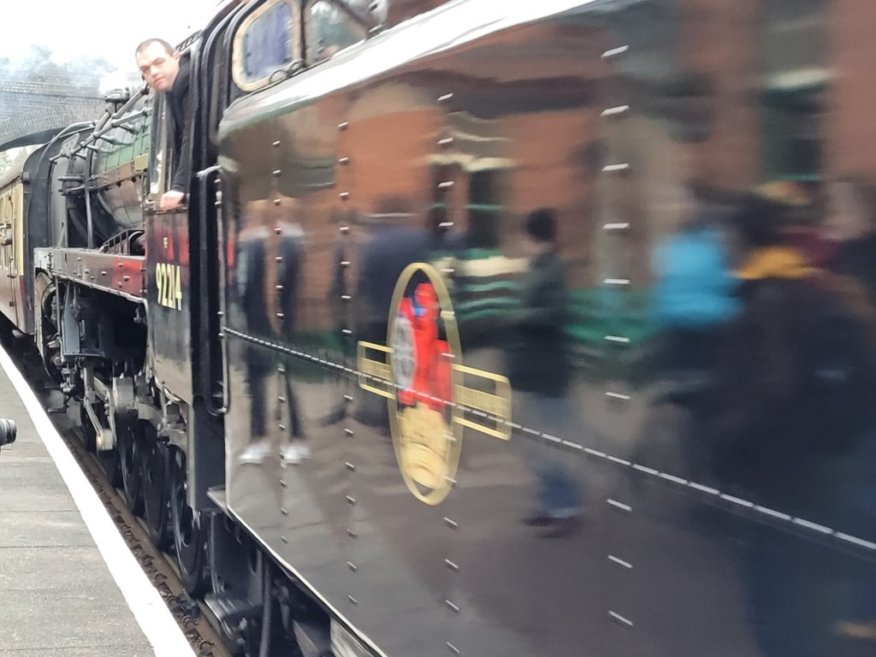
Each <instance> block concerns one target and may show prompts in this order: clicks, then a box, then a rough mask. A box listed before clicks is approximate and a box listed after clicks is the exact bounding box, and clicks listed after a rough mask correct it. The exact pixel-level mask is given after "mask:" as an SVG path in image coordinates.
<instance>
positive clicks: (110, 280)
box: [34, 248, 146, 302]
mask: <svg viewBox="0 0 876 657" xmlns="http://www.w3.org/2000/svg"><path fill="white" fill-rule="evenodd" d="M34 267H35V269H36V270H37V271H39V270H44V271H46V272H47V273H48V274H50V275H52V276H55V277H57V278H62V279H65V280H68V281H74V282H76V283H80V284H81V285H85V286H88V287H91V288H94V289H97V290H101V291H102V292H106V293H107V294H113V295H115V296H121V297H125V298H127V299H130V300H131V301H135V302H142V301H144V300H145V297H146V258H145V256H132V255H118V254H114V253H100V252H99V251H94V250H91V249H68V248H42V249H35V250H34Z"/></svg>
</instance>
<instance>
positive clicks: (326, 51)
mask: <svg viewBox="0 0 876 657" xmlns="http://www.w3.org/2000/svg"><path fill="white" fill-rule="evenodd" d="M306 20H307V61H308V63H310V64H318V63H320V62H324V61H325V60H327V59H330V58H331V57H332V55H334V54H335V53H337V52H339V51H341V50H343V49H344V48H348V47H350V46H352V45H354V44H356V43H359V42H360V41H363V40H364V39H365V37H366V36H367V35H368V28H367V26H366V25H365V24H364V23H363V22H361V20H359V19H356V18H355V17H354V16H353V15H352V14H351V13H350V12H349V11H347V10H345V9H343V8H342V7H341V6H339V5H338V4H336V3H334V2H331V1H330V0H315V1H312V2H310V3H309V4H308V5H307V19H306Z"/></svg>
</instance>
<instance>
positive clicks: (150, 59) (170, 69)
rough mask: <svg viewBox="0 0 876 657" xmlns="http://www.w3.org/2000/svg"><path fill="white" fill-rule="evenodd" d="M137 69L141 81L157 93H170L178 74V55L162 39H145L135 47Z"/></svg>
mask: <svg viewBox="0 0 876 657" xmlns="http://www.w3.org/2000/svg"><path fill="white" fill-rule="evenodd" d="M136 56H137V67H138V68H139V69H140V73H142V74H143V79H144V80H145V81H146V84H148V85H149V86H150V87H151V88H152V89H154V90H155V91H158V92H165V91H170V88H171V87H173V83H174V81H176V76H177V74H178V73H179V53H178V52H176V51H175V50H174V49H173V46H171V45H170V44H169V43H168V42H167V41H164V40H163V39H146V41H144V42H143V43H141V44H140V45H139V46H137V50H136Z"/></svg>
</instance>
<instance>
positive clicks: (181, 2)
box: [0, 0, 221, 88]
mask: <svg viewBox="0 0 876 657" xmlns="http://www.w3.org/2000/svg"><path fill="white" fill-rule="evenodd" d="M9 4H10V6H14V11H13V12H12V13H11V14H9V16H14V17H15V20H8V19H7V20H3V21H0V57H11V58H15V56H16V55H19V54H23V53H26V52H27V51H28V49H29V48H30V47H31V46H35V45H40V46H46V47H48V48H50V49H51V50H52V52H53V59H55V60H56V61H58V63H62V64H63V63H67V62H69V61H73V60H76V59H78V58H81V57H86V56H87V57H91V58H100V57H102V58H104V59H106V60H108V61H109V62H110V63H112V64H114V65H115V66H117V67H118V69H119V76H121V79H124V75H125V74H127V75H128V76H130V74H132V73H136V66H135V63H134V55H133V50H134V48H135V47H136V45H137V44H138V43H140V42H141V41H142V40H143V39H146V38H149V37H160V38H164V39H166V40H167V41H170V42H171V43H177V42H179V41H181V40H182V39H184V38H185V37H186V36H188V35H189V34H191V33H192V32H194V31H195V30H197V29H199V28H200V27H201V26H203V25H204V24H205V23H206V21H207V19H208V18H209V16H211V15H212V13H213V12H214V11H215V9H216V8H217V6H218V5H219V4H221V3H220V2H219V0H147V1H146V2H132V1H131V0H30V1H29V2H19V1H18V0H14V2H13V3H9ZM101 86H102V87H108V88H109V87H112V86H113V85H112V81H111V80H108V81H107V82H106V83H105V84H102V85H101Z"/></svg>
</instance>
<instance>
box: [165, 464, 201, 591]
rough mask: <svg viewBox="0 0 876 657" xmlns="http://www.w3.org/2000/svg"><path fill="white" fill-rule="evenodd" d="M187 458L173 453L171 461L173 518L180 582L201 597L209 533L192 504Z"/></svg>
mask: <svg viewBox="0 0 876 657" xmlns="http://www.w3.org/2000/svg"><path fill="white" fill-rule="evenodd" d="M187 494H188V483H187V482H186V456H185V454H184V453H183V452H182V450H180V449H173V451H172V452H171V458H170V517H171V526H172V527H173V543H174V548H175V549H176V558H177V562H178V564H179V573H180V579H181V580H182V583H183V586H185V589H186V591H188V593H189V595H192V596H200V595H201V594H202V593H203V592H204V591H205V589H206V586H207V584H208V580H207V577H206V567H205V566H206V561H207V531H206V528H205V527H202V516H201V515H200V514H198V513H195V511H194V510H193V509H192V508H191V507H190V506H189V504H188V497H187Z"/></svg>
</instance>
